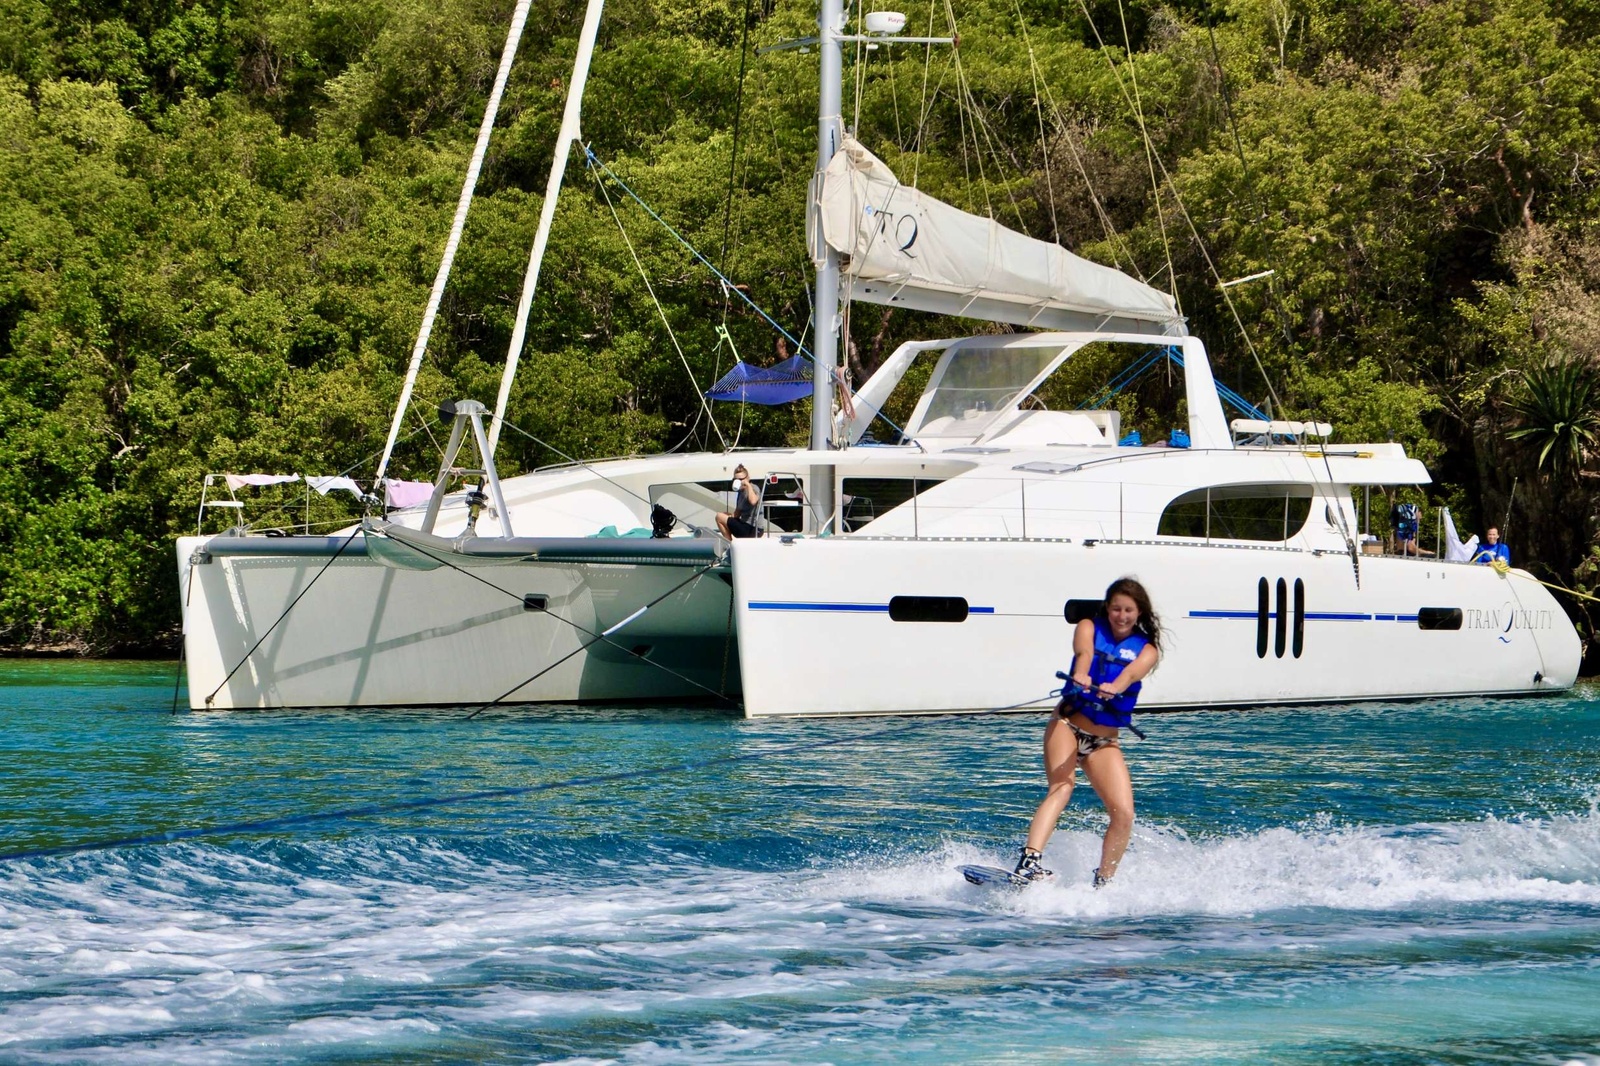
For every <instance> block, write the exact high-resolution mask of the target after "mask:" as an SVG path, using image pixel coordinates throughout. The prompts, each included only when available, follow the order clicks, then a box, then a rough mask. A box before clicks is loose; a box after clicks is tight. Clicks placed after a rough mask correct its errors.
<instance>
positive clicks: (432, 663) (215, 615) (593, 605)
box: [177, 537, 739, 710]
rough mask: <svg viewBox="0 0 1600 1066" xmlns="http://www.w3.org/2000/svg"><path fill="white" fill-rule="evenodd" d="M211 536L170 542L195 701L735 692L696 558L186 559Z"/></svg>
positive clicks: (271, 703) (715, 592)
mask: <svg viewBox="0 0 1600 1066" xmlns="http://www.w3.org/2000/svg"><path fill="white" fill-rule="evenodd" d="M207 542H208V539H204V538H195V537H184V538H181V539H180V540H179V542H178V548H177V554H178V568H179V574H180V578H181V585H182V593H183V597H184V608H183V617H184V649H185V656H186V658H187V665H188V678H189V705H190V706H191V707H192V708H194V709H196V710H199V709H203V708H208V707H209V708H237V707H258V708H270V707H384V706H417V705H458V706H471V705H478V704H485V703H489V702H492V701H493V702H504V703H545V702H579V701H590V700H629V699H646V698H648V699H675V698H699V699H707V700H710V699H713V698H714V697H715V695H716V694H717V693H719V692H721V693H725V694H726V695H727V696H729V697H730V698H733V699H736V698H737V695H738V692H739V673H738V658H737V652H736V650H735V648H734V646H733V637H732V633H731V625H730V620H729V619H730V616H729V596H730V591H729V588H728V583H727V581H726V580H725V578H724V577H721V576H719V575H717V574H715V573H710V572H699V573H697V571H698V570H700V569H701V568H691V567H685V566H682V565H679V566H643V565H628V564H609V563H602V564H560V563H514V564H511V563H507V564H500V565H493V566H483V567H475V568H472V569H471V570H470V571H466V570H464V569H453V568H448V567H444V568H440V569H435V570H428V571H416V570H404V569H394V568H391V567H387V566H383V565H381V564H380V563H379V562H377V561H376V560H375V559H369V558H366V557H365V556H364V554H347V555H346V556H341V557H339V558H336V559H333V561H332V562H331V563H329V557H330V555H331V552H323V553H322V554H321V555H314V554H309V555H293V554H287V553H285V554H268V553H265V552H263V553H261V554H253V555H221V554H217V555H212V556H210V557H209V559H208V560H207V561H201V562H191V560H192V559H194V558H196V554H195V553H196V551H197V549H198V550H201V555H200V556H199V558H201V559H205V558H206V553H205V552H204V550H203V549H204V548H205V547H206V545H207ZM359 542H360V538H357V543H358V544H359ZM262 543H263V546H264V547H272V546H273V543H272V541H270V540H267V539H266V538H262ZM278 543H280V544H286V543H287V542H286V541H279V542H278ZM325 566H326V569H325V570H324V567H325ZM677 586H681V587H677ZM675 587H677V588H676V591H673V590H674V588H675ZM302 594H303V595H302ZM663 594H666V595H665V598H664V599H662V600H661V601H660V602H659V603H657V604H656V605H655V606H653V607H650V608H649V610H647V611H645V612H644V613H643V614H641V615H638V617H636V618H633V619H632V620H631V621H628V619H629V616H630V615H632V614H634V613H635V612H637V611H638V610H639V608H640V607H643V606H645V605H646V604H648V603H650V602H651V601H652V600H655V599H656V598H657V597H661V596H662V595H663ZM529 595H533V596H539V597H544V609H542V610H539V609H534V610H530V609H528V607H527V606H526V605H525V604H524V602H523V597H524V596H529ZM280 619H282V621H281V622H280V621H279V620H280ZM619 623H626V624H624V625H621V626H620V627H619V628H618V629H617V630H616V631H615V632H614V633H613V634H612V635H611V637H610V638H609V639H606V640H597V639H596V636H597V635H598V634H600V633H601V632H602V631H604V630H606V629H609V628H611V627H613V626H618V624H619ZM530 679H532V680H530Z"/></svg>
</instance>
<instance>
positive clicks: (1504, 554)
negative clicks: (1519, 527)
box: [1472, 526, 1511, 566]
mask: <svg viewBox="0 0 1600 1066" xmlns="http://www.w3.org/2000/svg"><path fill="white" fill-rule="evenodd" d="M1496 559H1499V560H1501V561H1502V562H1504V563H1505V564H1506V565H1507V566H1510V565H1511V549H1510V548H1509V547H1507V546H1506V545H1504V544H1502V543H1500V531H1499V530H1498V529H1496V528H1495V527H1494V526H1490V527H1489V529H1488V532H1486V533H1484V535H1483V544H1482V545H1481V546H1480V547H1479V548H1478V554H1476V555H1474V556H1473V557H1472V561H1473V562H1475V563H1482V564H1484V565H1486V566H1487V565H1488V564H1490V563H1493V562H1494V561H1495V560H1496Z"/></svg>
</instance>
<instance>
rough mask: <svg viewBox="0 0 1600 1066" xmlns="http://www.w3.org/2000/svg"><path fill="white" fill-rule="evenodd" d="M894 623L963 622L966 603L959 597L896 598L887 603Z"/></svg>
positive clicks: (965, 618)
mask: <svg viewBox="0 0 1600 1066" xmlns="http://www.w3.org/2000/svg"><path fill="white" fill-rule="evenodd" d="M889 617H890V618H892V619H894V620H895V621H896V622H965V621H966V620H967V601H966V600H965V599H963V598H962V597H960V596H896V597H894V598H893V599H891V600H890V601H889Z"/></svg>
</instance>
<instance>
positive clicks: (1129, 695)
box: [1016, 577, 1161, 888]
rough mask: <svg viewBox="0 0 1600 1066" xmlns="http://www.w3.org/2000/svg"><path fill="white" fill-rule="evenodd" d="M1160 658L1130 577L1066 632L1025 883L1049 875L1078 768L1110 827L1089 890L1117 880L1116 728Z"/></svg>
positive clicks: (1123, 836) (1128, 819) (1124, 795)
mask: <svg viewBox="0 0 1600 1066" xmlns="http://www.w3.org/2000/svg"><path fill="white" fill-rule="evenodd" d="M1160 659H1161V620H1160V619H1159V618H1158V617H1157V616H1156V612H1155V611H1154V610H1152V609H1151V607H1150V594H1149V593H1148V592H1146V591H1145V588H1144V586H1143V585H1141V584H1140V583H1139V582H1138V581H1136V580H1135V579H1133V578H1131V577H1123V578H1118V579H1117V580H1116V581H1113V582H1112V583H1111V586H1110V587H1109V588H1107V589H1106V597H1105V600H1104V602H1102V603H1101V605H1100V610H1099V611H1098V612H1097V613H1096V615H1095V617H1093V618H1085V619H1084V620H1083V621H1081V622H1079V623H1078V625H1077V628H1076V629H1075V630H1074V631H1073V634H1072V680H1071V681H1070V682H1069V683H1068V685H1067V690H1066V692H1064V693H1063V695H1062V698H1061V702H1060V703H1059V704H1057V705H1056V709H1055V712H1054V713H1053V714H1052V715H1051V716H1050V724H1049V725H1047V726H1045V731H1044V769H1045V775H1046V777H1047V778H1048V779H1049V782H1050V788H1049V791H1048V792H1046V793H1045V797H1044V800H1043V801H1042V802H1041V803H1040V804H1039V809H1038V810H1037V811H1035V812H1034V815H1033V823H1032V825H1030V826H1029V828H1028V840H1027V843H1026V844H1024V845H1023V847H1022V857H1021V859H1020V860H1018V862H1017V868H1016V874H1017V876H1018V877H1022V878H1025V879H1027V880H1029V881H1035V880H1045V879H1048V878H1050V877H1053V876H1055V875H1054V874H1053V873H1052V872H1051V871H1049V870H1046V869H1045V868H1044V866H1043V865H1042V864H1041V862H1040V859H1041V858H1042V857H1043V855H1044V846H1045V844H1047V843H1048V842H1049V840H1050V836H1051V834H1052V833H1054V832H1055V831H1056V823H1057V822H1059V821H1060V820H1061V812H1062V811H1064V810H1066V809H1067V804H1068V803H1069V802H1071V800H1072V787H1073V784H1074V781H1075V779H1076V776H1077V770H1078V767H1079V766H1082V767H1083V772H1084V774H1085V775H1086V776H1087V777H1088V778H1089V784H1090V786H1092V787H1093V788H1094V791H1095V794H1096V795H1097V796H1099V797H1100V802H1101V803H1103V804H1105V808H1106V813H1107V814H1108V815H1110V817H1111V824H1110V825H1109V826H1107V827H1106V834H1105V839H1104V841H1103V842H1102V843H1101V846H1100V865H1099V867H1098V868H1097V869H1096V870H1095V871H1094V886H1095V887H1096V888H1099V887H1100V886H1101V885H1103V884H1105V883H1106V882H1108V881H1110V880H1111V878H1112V877H1114V876H1116V873H1117V865H1118V864H1119V863H1121V862H1122V855H1123V853H1124V852H1125V851H1127V850H1128V837H1129V836H1130V835H1131V834H1132V832H1133V781H1132V779H1131V778H1130V777H1129V776H1128V764H1127V762H1126V761H1125V760H1124V759H1123V757H1122V746H1121V743H1120V742H1119V741H1118V739H1117V737H1118V733H1119V730H1120V729H1121V728H1123V727H1125V726H1129V725H1131V724H1132V718H1131V714H1132V711H1133V707H1134V704H1135V703H1136V702H1137V701H1138V698H1139V688H1140V685H1141V684H1142V682H1143V679H1144V677H1145V676H1146V675H1147V674H1149V673H1150V671H1151V670H1153V669H1155V666H1156V663H1157V662H1159V661H1160Z"/></svg>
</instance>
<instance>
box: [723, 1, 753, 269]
mask: <svg viewBox="0 0 1600 1066" xmlns="http://www.w3.org/2000/svg"><path fill="white" fill-rule="evenodd" d="M749 57H750V0H744V21H743V22H741V23H740V25H739V91H738V94H737V95H735V96H734V99H733V144H732V145H730V146H729V148H728V195H727V199H726V200H725V201H724V202H723V206H722V251H721V252H720V253H719V254H718V255H717V260H718V262H720V263H721V264H722V269H723V270H724V271H726V270H727V269H728V227H729V224H730V223H732V221H733V184H734V182H733V178H734V172H735V170H736V169H737V168H738V166H739V120H740V118H741V117H742V116H743V114H744V76H745V64H746V61H747V60H748V59H749Z"/></svg>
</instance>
